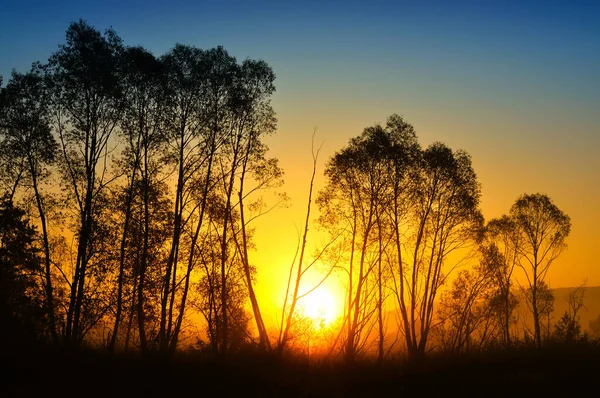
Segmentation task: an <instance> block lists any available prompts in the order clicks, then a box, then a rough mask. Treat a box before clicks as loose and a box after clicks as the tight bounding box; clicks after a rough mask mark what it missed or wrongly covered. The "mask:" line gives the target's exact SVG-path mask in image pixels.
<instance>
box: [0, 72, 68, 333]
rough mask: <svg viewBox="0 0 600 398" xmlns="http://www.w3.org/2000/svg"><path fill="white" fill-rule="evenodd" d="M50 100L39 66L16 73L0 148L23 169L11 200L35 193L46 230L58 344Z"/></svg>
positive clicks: (4, 100)
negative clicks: (49, 191) (18, 192)
mask: <svg viewBox="0 0 600 398" xmlns="http://www.w3.org/2000/svg"><path fill="white" fill-rule="evenodd" d="M49 99H50V98H49V91H48V87H47V85H46V84H45V81H44V76H43V71H42V68H41V66H40V65H39V64H34V66H33V67H32V69H31V71H30V72H28V73H27V74H20V73H17V72H14V71H13V74H12V77H11V79H10V81H9V82H8V84H7V86H6V87H5V88H3V89H2V93H1V95H0V108H2V113H1V114H0V126H2V128H0V145H1V146H2V148H3V149H2V151H1V156H2V157H3V158H4V159H3V160H4V161H5V162H8V163H12V164H17V165H22V166H23V168H22V169H21V170H20V173H19V176H18V177H17V178H16V179H15V180H14V183H13V184H12V185H13V190H12V192H11V193H10V197H14V192H15V189H16V188H17V186H19V185H24V186H26V187H27V188H31V189H32V190H33V195H34V199H35V203H36V208H37V213H38V217H39V221H40V225H41V229H42V235H41V238H42V247H43V253H44V281H43V284H44V290H45V293H46V294H45V308H46V314H47V316H48V320H49V327H50V334H51V336H52V340H53V342H54V343H56V342H57V341H58V335H57V330H56V321H55V315H54V311H55V309H54V289H53V281H52V261H51V258H50V239H49V231H48V223H47V216H46V214H47V211H46V203H45V199H46V195H44V193H43V192H42V187H41V185H42V183H43V182H44V181H46V180H48V178H49V176H50V172H49V170H48V166H49V165H51V164H52V163H53V162H54V161H55V158H56V155H57V153H56V152H57V149H58V147H57V144H56V141H55V140H54V137H53V136H52V132H51V128H50V111H49Z"/></svg>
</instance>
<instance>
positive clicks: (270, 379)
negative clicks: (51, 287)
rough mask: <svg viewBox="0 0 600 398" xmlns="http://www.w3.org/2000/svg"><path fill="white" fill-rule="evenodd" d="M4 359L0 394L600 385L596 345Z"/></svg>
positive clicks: (457, 392) (505, 392) (356, 393)
mask: <svg viewBox="0 0 600 398" xmlns="http://www.w3.org/2000/svg"><path fill="white" fill-rule="evenodd" d="M3 358H4V359H3V362H4V363H3V365H4V366H3V369H5V370H4V371H3V378H4V382H3V389H2V391H1V393H0V395H1V396H14V397H33V396H62V397H75V396H78V397H109V396H118V397H150V396H152V397H153V396H156V397H190V396H208V397H234V396H235V397H237V396H246V397H249V396H250V397H254V396H256V397H392V396H406V397H412V396H415V397H423V396H444V395H450V396H462V397H465V396H478V397H479V396H481V397H484V396H485V397H503V396H528V397H531V396H536V397H537V396H539V397H549V396H552V397H568V396H569V397H570V396H578V395H585V396H587V395H591V396H595V393H594V392H597V391H598V390H599V389H600V347H598V346H597V345H580V346H571V347H564V346H563V347H555V348H547V349H544V350H533V349H519V350H514V351H510V352H502V353H500V352H498V353H487V354H485V355H483V354H481V355H472V356H459V357H443V356H430V357H429V358H428V359H426V360H425V361H424V362H423V363H421V364H419V365H418V366H416V365H412V366H409V365H407V364H403V363H400V362H388V363H384V364H382V365H379V366H377V365H375V364H374V363H370V362H359V363H357V364H354V365H352V366H348V365H344V364H341V363H337V362H319V363H310V364H308V363H306V362H305V361H301V360H295V359H286V360H281V359H277V358H275V357H271V356H265V355H257V354H247V355H236V356H232V357H229V358H227V359H226V360H222V359H220V360H217V359H211V358H208V357H206V356H201V355H199V354H191V353H190V354H180V355H177V356H176V357H175V358H173V359H171V360H166V359H160V358H141V357H136V356H123V355H114V356H109V355H108V354H104V353H99V352H94V351H79V352H78V353H73V352H71V353H67V352H57V351H42V350H40V351H34V350H25V351H23V352H22V353H21V354H19V355H17V354H14V353H13V354H8V353H7V352H6V351H5V352H4V356H3Z"/></svg>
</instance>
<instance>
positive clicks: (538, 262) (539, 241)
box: [509, 193, 571, 347]
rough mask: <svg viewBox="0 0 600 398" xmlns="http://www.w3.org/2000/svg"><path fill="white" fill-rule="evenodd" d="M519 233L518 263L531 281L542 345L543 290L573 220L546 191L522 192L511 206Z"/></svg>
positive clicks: (536, 328)
mask: <svg viewBox="0 0 600 398" xmlns="http://www.w3.org/2000/svg"><path fill="white" fill-rule="evenodd" d="M509 216H510V218H511V219H512V220H513V221H514V223H515V224H516V231H515V233H516V234H518V236H519V238H518V239H519V242H520V246H519V248H518V250H519V255H520V261H519V266H520V267H521V268H522V269H523V271H524V273H525V277H526V279H527V283H528V290H529V292H530V294H529V295H528V297H530V304H531V311H532V313H533V326H534V340H535V344H536V346H537V347H541V346H542V335H541V329H540V315H541V310H540V292H541V291H542V290H543V289H541V287H543V286H545V279H546V274H547V273H548V269H549V268H550V266H551V265H552V263H553V262H554V260H556V259H557V258H558V256H560V254H561V253H562V252H563V250H565V248H566V247H567V246H566V244H565V239H566V238H567V236H568V235H569V232H570V230H571V220H570V218H569V216H567V215H566V214H565V213H563V212H562V211H561V210H560V209H559V208H558V207H557V206H556V205H555V204H554V202H553V201H552V200H551V199H550V198H549V197H548V196H547V195H544V194H539V193H535V194H524V195H521V196H520V197H519V198H518V199H517V201H516V202H515V203H514V204H513V206H512V207H511V209H510V214H509Z"/></svg>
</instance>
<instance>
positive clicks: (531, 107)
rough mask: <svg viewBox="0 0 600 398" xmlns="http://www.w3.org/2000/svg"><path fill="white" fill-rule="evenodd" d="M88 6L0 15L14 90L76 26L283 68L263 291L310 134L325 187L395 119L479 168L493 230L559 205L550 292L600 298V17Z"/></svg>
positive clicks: (571, 12)
mask: <svg viewBox="0 0 600 398" xmlns="http://www.w3.org/2000/svg"><path fill="white" fill-rule="evenodd" d="M86 3H87V2H85V1H61V2H47V1H39V0H32V1H28V2H25V1H12V0H8V1H6V0H5V1H3V2H2V5H0V74H3V75H4V77H5V80H6V79H7V78H8V76H9V74H10V70H11V69H12V68H16V69H17V70H19V71H25V70H26V69H28V67H29V65H30V63H31V62H32V61H36V60H40V61H45V60H46V59H47V58H48V56H49V55H50V54H51V53H52V52H53V51H55V50H56V49H57V46H58V44H60V43H63V42H64V33H65V30H66V28H67V27H68V25H69V23H70V22H71V21H74V20H77V19H79V18H83V19H85V20H87V21H88V22H89V23H90V24H91V25H93V26H95V27H96V28H97V29H100V30H104V29H105V28H107V27H109V26H112V27H113V28H114V29H115V30H116V31H117V33H118V34H119V35H120V36H121V37H122V38H123V40H124V42H125V44H128V45H143V46H144V47H146V48H147V49H149V50H150V51H152V52H153V53H154V54H155V55H157V56H158V55H161V54H163V53H164V52H166V51H168V50H169V49H170V48H171V47H172V46H173V45H174V44H175V43H183V44H191V45H195V46H198V47H201V48H210V47H214V46H217V45H223V46H224V47H225V48H226V49H227V50H228V51H229V52H230V53H231V54H232V55H235V56H236V57H237V58H238V59H239V60H242V59H245V58H247V57H250V58H261V59H264V60H265V61H266V62H268V63H269V64H270V65H271V66H272V67H273V69H274V71H275V73H276V75H277V80H276V86H277V93H276V94H275V96H274V98H273V105H274V108H275V111H276V112H277V114H278V118H279V129H278V133H277V135H276V136H274V137H273V138H272V139H270V140H269V144H270V147H271V149H272V151H271V154H272V156H276V157H278V158H279V159H280V161H281V165H282V166H283V168H284V169H285V171H286V191H287V192H288V194H289V195H290V196H291V198H292V206H291V207H290V208H288V209H283V210H278V211H277V212H275V213H271V214H270V215H268V216H266V217H265V218H264V219H263V220H262V221H261V224H260V225H259V226H258V227H259V229H258V230H257V244H258V252H259V253H260V258H257V259H256V260H255V262H256V263H260V264H259V283H260V284H263V286H269V285H270V286H275V285H278V284H279V285H281V280H282V279H281V278H282V276H283V275H285V273H286V270H285V266H287V264H289V262H290V261H291V258H292V257H293V252H294V249H295V246H296V234H297V232H296V228H300V227H301V224H302V220H303V217H304V215H303V212H304V211H305V206H306V205H305V203H304V202H305V200H306V189H307V186H308V181H309V178H310V172H311V170H310V167H311V154H310V142H311V135H312V132H313V128H317V134H316V141H317V142H318V143H321V142H323V149H322V152H321V157H320V162H319V170H318V173H319V174H322V171H323V165H324V162H325V161H326V160H327V158H329V157H330V156H331V155H332V154H333V153H334V151H336V150H339V149H340V148H341V147H342V146H344V145H345V144H346V143H347V142H348V139H349V138H351V137H353V136H356V135H358V134H360V132H361V131H362V129H363V128H365V127H367V126H370V125H373V124H375V123H385V119H386V118H387V117H388V116H389V115H390V114H392V113H398V114H401V115H403V116H404V117H405V119H406V120H407V121H409V122H410V123H412V124H413V125H414V126H415V128H416V130H417V133H418V135H419V138H420V141H421V143H422V144H423V145H428V144H430V143H431V142H433V141H438V140H439V141H443V142H445V143H447V144H448V145H450V146H451V147H452V148H454V149H458V148H462V149H465V150H466V151H468V152H469V153H470V154H471V155H472V157H473V163H474V167H475V171H476V172H477V174H478V177H479V180H480V182H481V183H482V193H483V198H482V209H483V213H484V216H485V217H486V219H489V218H492V217H497V216H500V215H501V214H503V213H506V212H508V210H509V208H510V206H511V205H512V203H513V202H514V201H515V199H516V198H517V196H519V195H520V194H522V193H534V192H541V193H546V194H548V195H549V196H550V197H551V198H552V199H553V200H554V201H555V203H556V204H557V206H559V208H561V209H562V210H563V211H564V212H566V213H567V214H568V215H569V216H571V221H572V233H571V235H570V236H569V238H568V240H567V243H568V245H569V249H568V251H567V252H565V253H564V254H563V255H562V257H560V259H559V260H558V261H557V262H556V263H555V264H554V265H553V267H552V269H551V271H550V273H549V274H548V277H549V283H550V286H552V287H566V286H575V285H579V284H581V283H582V282H583V281H584V279H585V278H587V284H588V285H589V286H595V285H600V260H599V257H598V247H600V232H599V231H600V206H599V204H600V156H599V152H600V151H599V150H600V119H599V117H598V116H599V114H600V68H599V66H600V2H597V1H596V2H577V1H568V2H567V1H561V2H554V1H544V2H526V1H514V2H513V1H496V2H491V1H475V2H461V1H439V2H421V1H405V2H402V1H376V0H375V1H344V2H328V1H324V0H322V1H316V2H312V1H306V0H305V1H265V2H252V1H235V0H234V1H227V2H220V1H198V0H196V1H168V2H158V1H133V2H121V1H112V0H111V1H102V2H89V4H86ZM122 3H125V4H122ZM322 186H323V179H322V178H319V179H318V181H317V189H318V188H320V187H322ZM317 240H318V239H316V238H315V239H313V244H317V243H318V242H317ZM257 256H258V254H257ZM263 291H264V290H263ZM277 294H280V293H276V292H275V293H271V294H270V295H271V296H272V297H271V299H272V300H277V298H276V297H275V296H276V295H277Z"/></svg>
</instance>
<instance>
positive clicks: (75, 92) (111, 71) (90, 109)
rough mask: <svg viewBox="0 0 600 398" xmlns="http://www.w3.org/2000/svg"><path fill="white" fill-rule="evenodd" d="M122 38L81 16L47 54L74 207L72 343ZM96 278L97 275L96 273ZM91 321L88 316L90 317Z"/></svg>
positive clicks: (113, 119)
mask: <svg viewBox="0 0 600 398" xmlns="http://www.w3.org/2000/svg"><path fill="white" fill-rule="evenodd" d="M121 51H122V45H121V39H120V38H119V36H117V34H116V33H115V32H114V31H113V30H111V29H109V30H107V31H106V32H105V34H104V35H102V34H101V33H100V32H99V31H97V30H96V29H94V28H93V27H91V26H90V25H88V24H87V23H86V22H85V21H83V20H80V21H78V22H74V23H72V24H70V25H69V28H68V29H67V32H66V44H64V45H61V46H60V48H59V50H58V51H57V52H56V53H54V54H53V55H52V57H51V58H50V69H49V70H50V73H51V78H52V84H53V107H54V112H55V113H54V114H55V116H56V118H55V119H56V126H57V130H58V135H59V138H60V143H61V149H62V154H63V159H62V172H63V183H64V186H65V191H66V192H67V195H68V196H67V200H68V201H69V202H70V203H72V204H74V206H75V207H76V209H77V217H76V219H75V220H73V225H74V228H75V229H76V232H75V234H76V240H77V254H76V256H75V264H74V265H73V273H72V279H71V281H70V298H69V304H68V311H67V319H66V327H65V332H64V335H65V336H64V337H65V339H66V341H68V342H70V343H73V344H75V345H78V344H80V342H81V341H82V339H83V335H84V326H83V324H84V322H85V321H84V319H83V318H82V317H83V316H85V315H86V311H87V310H90V309H91V308H90V307H89V306H86V305H85V304H86V303H87V304H89V303H90V301H89V300H87V293H88V292H92V291H94V289H92V288H89V286H88V285H89V283H91V282H92V281H88V280H87V279H88V278H87V277H88V275H90V272H91V271H93V270H90V267H94V265H95V263H94V256H95V255H96V254H97V253H98V252H97V251H95V250H94V249H93V247H92V242H93V240H94V239H95V238H99V237H100V235H98V234H96V232H97V231H96V230H95V229H94V228H95V227H96V226H99V224H98V222H97V221H98V218H99V216H100V215H99V211H100V206H99V203H100V202H101V200H102V199H101V198H102V196H103V195H104V194H105V189H106V186H107V184H109V183H110V182H111V178H109V176H108V175H107V171H108V168H109V159H108V156H107V155H108V152H109V144H110V142H109V139H110V137H111V136H112V134H113V132H114V130H115V129H116V128H117V125H118V122H119V120H120V115H121V85H120V84H119V54H120V53H121ZM95 275H97V276H99V277H100V278H101V279H99V280H97V282H101V280H102V278H103V275H102V273H96V274H95ZM90 319H91V318H90Z"/></svg>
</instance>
